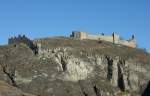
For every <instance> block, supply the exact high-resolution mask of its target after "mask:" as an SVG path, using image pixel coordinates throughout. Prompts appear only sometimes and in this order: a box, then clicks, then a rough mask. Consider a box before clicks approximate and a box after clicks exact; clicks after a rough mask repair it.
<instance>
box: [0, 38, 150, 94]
mask: <svg viewBox="0 0 150 96" xmlns="http://www.w3.org/2000/svg"><path fill="white" fill-rule="evenodd" d="M41 41H42V40H41ZM42 42H43V41H42ZM42 42H39V41H38V42H37V43H41V47H42V48H41V49H40V52H39V54H38V55H34V53H33V52H32V51H31V50H30V49H29V48H28V47H27V46H25V45H17V46H15V47H14V46H13V45H10V46H2V47H0V57H1V60H0V61H1V66H0V69H1V71H0V80H3V81H5V82H8V83H9V84H10V85H12V86H15V87H17V88H19V89H20V90H22V91H23V92H27V93H30V94H34V95H36V96H141V94H142V93H143V94H144V92H147V91H145V89H146V87H147V86H148V83H149V80H150V75H149V74H150V71H149V69H150V66H149V64H150V55H149V54H148V53H146V52H144V51H142V50H140V49H133V48H128V47H124V46H116V45H112V44H109V43H107V42H106V43H102V44H99V45H96V44H97V43H96V41H80V40H70V39H64V38H59V39H56V40H55V39H53V42H52V41H47V42H49V43H42ZM51 42H52V43H51ZM55 42H57V44H58V45H54V44H53V43H55ZM59 42H60V43H59ZM64 42H65V43H64ZM66 42H67V43H66ZM88 42H89V43H88ZM77 43H79V44H77ZM47 44H49V45H50V46H49V45H47ZM62 44H64V45H62ZM72 44H76V46H75V45H72ZM90 44H91V45H92V46H91V45H90ZM94 44H95V45H94ZM52 45H53V46H52ZM45 46H46V47H45ZM4 69H5V70H4ZM8 74H9V75H10V76H9V75H8ZM12 80H14V81H12ZM14 82H15V84H14ZM147 90H148V88H147ZM143 96H148V95H143Z"/></svg>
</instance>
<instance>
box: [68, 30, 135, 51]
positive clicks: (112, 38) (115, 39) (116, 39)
mask: <svg viewBox="0 0 150 96" xmlns="http://www.w3.org/2000/svg"><path fill="white" fill-rule="evenodd" d="M70 37H71V38H75V39H80V40H83V39H90V40H102V41H107V42H111V43H114V44H119V45H125V46H128V47H132V48H136V46H137V44H136V40H135V37H134V35H132V38H130V39H129V40H122V39H121V38H120V36H119V35H118V34H115V33H113V34H112V35H104V33H102V34H99V35H92V34H88V33H86V32H80V31H73V32H72V34H71V35H70Z"/></svg>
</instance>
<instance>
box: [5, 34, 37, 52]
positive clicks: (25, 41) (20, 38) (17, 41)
mask: <svg viewBox="0 0 150 96" xmlns="http://www.w3.org/2000/svg"><path fill="white" fill-rule="evenodd" d="M8 44H9V45H10V44H15V45H17V44H25V45H27V46H28V47H29V48H30V49H32V51H33V52H34V53H36V52H37V45H36V44H34V43H33V41H32V40H30V39H29V38H28V37H26V36H25V35H22V36H21V35H18V37H11V38H9V39H8Z"/></svg>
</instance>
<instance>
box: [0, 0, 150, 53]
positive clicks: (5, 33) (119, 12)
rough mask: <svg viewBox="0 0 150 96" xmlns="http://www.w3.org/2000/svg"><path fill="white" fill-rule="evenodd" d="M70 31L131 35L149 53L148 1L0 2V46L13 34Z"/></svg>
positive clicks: (37, 0) (124, 36)
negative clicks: (133, 35)
mask: <svg viewBox="0 0 150 96" xmlns="http://www.w3.org/2000/svg"><path fill="white" fill-rule="evenodd" d="M73 30H81V31H87V32H89V33H91V34H97V33H100V32H103V33H105V34H112V32H116V33H118V34H120V35H121V36H122V37H123V38H125V39H127V38H129V37H130V36H131V35H132V34H135V37H136V39H137V42H138V46H139V47H140V48H146V49H147V50H149V52H150V44H149V41H150V37H149V34H150V33H149V32H150V0H0V44H6V43H7V39H8V37H11V36H14V35H17V34H26V35H27V36H29V37H30V38H42V37H50V36H55V35H57V36H58V35H63V36H69V34H70V33H71V31H73Z"/></svg>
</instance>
